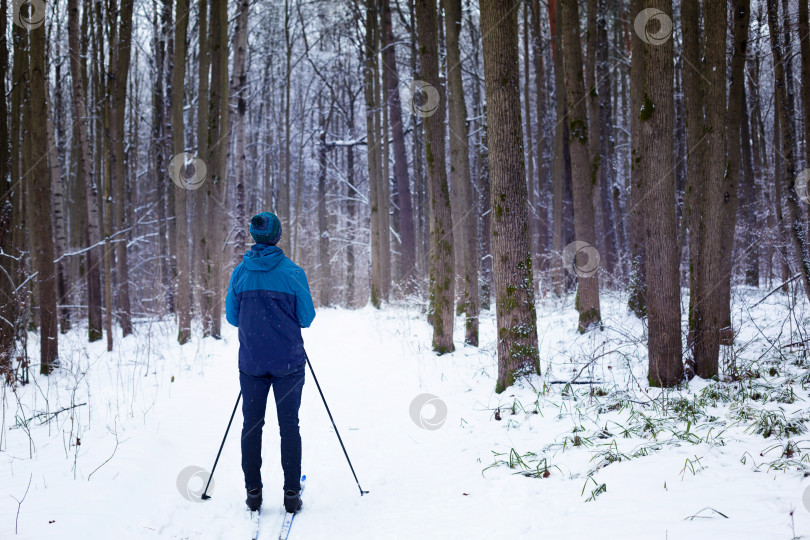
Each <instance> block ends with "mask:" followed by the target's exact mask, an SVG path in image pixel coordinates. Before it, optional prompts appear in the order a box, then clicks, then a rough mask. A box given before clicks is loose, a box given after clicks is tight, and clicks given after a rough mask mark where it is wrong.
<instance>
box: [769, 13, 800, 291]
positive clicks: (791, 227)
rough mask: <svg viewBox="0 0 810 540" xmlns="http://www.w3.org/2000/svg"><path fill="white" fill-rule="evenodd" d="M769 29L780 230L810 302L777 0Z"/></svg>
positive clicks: (770, 17)
mask: <svg viewBox="0 0 810 540" xmlns="http://www.w3.org/2000/svg"><path fill="white" fill-rule="evenodd" d="M767 6H768V28H769V29H770V34H771V52H772V53H773V63H774V82H775V85H776V96H777V110H776V112H777V115H778V116H779V122H780V128H781V129H780V131H781V141H780V142H781V150H782V152H781V154H782V156H783V160H784V183H785V186H786V187H787V193H786V195H787V208H788V220H787V224H786V226H784V227H783V230H786V231H787V232H788V237H789V241H790V242H791V244H792V247H793V254H794V257H796V261H795V262H796V266H797V269H798V273H799V275H800V279H801V283H802V285H803V286H804V292H805V294H807V297H808V298H809V299H810V253H808V247H807V236H806V229H805V226H804V222H803V219H802V215H801V209H800V208H799V196H798V192H797V190H796V158H795V142H794V134H793V129H792V125H791V119H792V118H793V110H792V108H791V106H790V102H789V100H788V95H787V89H786V85H787V84H788V83H787V82H786V80H787V79H786V75H785V57H784V54H783V50H782V45H781V44H780V42H779V28H778V22H777V13H778V10H777V6H776V0H768V3H767Z"/></svg>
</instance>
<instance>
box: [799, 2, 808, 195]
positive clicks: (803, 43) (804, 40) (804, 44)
mask: <svg viewBox="0 0 810 540" xmlns="http://www.w3.org/2000/svg"><path fill="white" fill-rule="evenodd" d="M799 39H800V42H799V47H800V49H801V53H802V122H803V123H804V141H805V142H804V151H805V158H804V159H805V166H807V167H810V21H808V2H807V1H806V0H799ZM805 202H807V201H805Z"/></svg>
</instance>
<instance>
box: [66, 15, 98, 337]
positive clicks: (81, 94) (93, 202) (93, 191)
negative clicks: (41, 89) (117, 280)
mask: <svg viewBox="0 0 810 540" xmlns="http://www.w3.org/2000/svg"><path fill="white" fill-rule="evenodd" d="M68 43H69V49H70V75H71V79H72V80H73V82H72V97H71V102H72V108H73V118H74V119H75V122H76V135H77V136H78V156H77V157H78V163H77V167H76V171H77V173H76V174H77V177H78V181H79V182H80V183H82V184H84V197H85V203H86V205H87V232H86V234H85V240H86V242H87V245H88V247H89V248H90V249H88V250H87V255H86V259H87V262H86V267H85V272H86V275H87V319H88V320H87V329H88V338H89V340H90V341H98V340H99V339H101V337H102V334H101V324H102V322H101V267H100V266H99V261H100V257H99V248H98V243H99V241H100V239H101V231H100V230H99V212H98V189H97V187H96V177H95V175H94V174H93V170H92V162H91V154H90V142H89V140H88V132H87V118H88V114H87V107H86V96H85V78H84V75H83V73H82V71H83V70H82V61H81V58H82V56H81V50H80V46H79V2H78V0H69V2H68Z"/></svg>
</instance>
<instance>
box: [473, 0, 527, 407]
mask: <svg viewBox="0 0 810 540" xmlns="http://www.w3.org/2000/svg"><path fill="white" fill-rule="evenodd" d="M516 4H517V1H516V0H506V1H503V0H481V34H482V36H483V48H484V82H485V89H486V98H487V126H488V137H489V174H490V183H491V184H490V189H491V196H490V201H491V205H492V246H493V266H494V274H495V276H494V277H495V310H496V316H497V325H498V381H497V384H496V385H495V391H496V392H498V393H500V392H503V391H504V390H505V389H506V388H508V387H509V386H511V385H512V384H513V383H514V382H515V380H516V379H517V378H518V377H520V376H522V375H527V374H531V373H538V374H539V373H540V360H539V353H538V348H537V313H536V312H535V307H534V283H533V279H532V256H531V246H530V245H529V227H528V219H529V215H528V208H527V205H526V202H527V198H528V193H527V190H526V177H525V170H524V163H523V159H524V158H523V136H522V135H523V134H522V126H521V118H520V86H519V84H518V81H519V65H518V58H519V54H518V53H519V51H518V26H517V5H516Z"/></svg>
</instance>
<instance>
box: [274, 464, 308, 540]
mask: <svg viewBox="0 0 810 540" xmlns="http://www.w3.org/2000/svg"><path fill="white" fill-rule="evenodd" d="M306 481H307V475H304V476H302V477H301V496H302V497H303V495H304V485H305V484H306ZM297 513H298V512H295V513H292V514H291V513H289V512H285V513H284V522H283V523H282V524H281V532H280V533H279V535H278V538H279V540H287V539H288V538H289V537H290V529H292V524H293V520H294V519H295V516H296V514H297Z"/></svg>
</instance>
